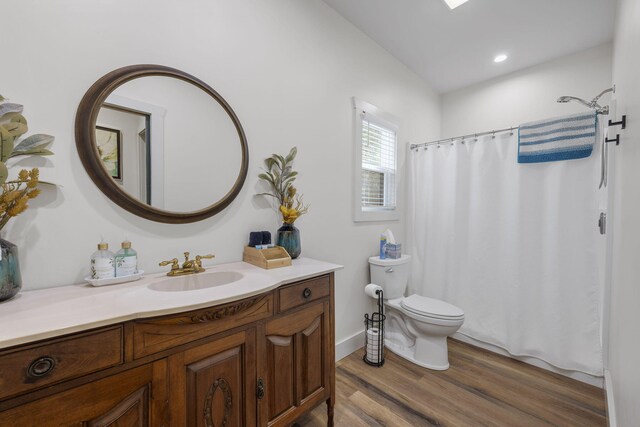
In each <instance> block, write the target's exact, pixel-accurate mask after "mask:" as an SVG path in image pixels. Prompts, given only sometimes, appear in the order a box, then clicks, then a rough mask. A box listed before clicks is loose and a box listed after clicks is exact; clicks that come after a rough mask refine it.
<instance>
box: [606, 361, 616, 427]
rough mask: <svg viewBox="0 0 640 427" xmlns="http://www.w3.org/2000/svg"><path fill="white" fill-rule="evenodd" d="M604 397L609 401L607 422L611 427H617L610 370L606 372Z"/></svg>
mask: <svg viewBox="0 0 640 427" xmlns="http://www.w3.org/2000/svg"><path fill="white" fill-rule="evenodd" d="M604 395H605V397H606V399H607V402H606V403H607V421H608V422H609V427H617V425H618V423H617V421H616V404H615V402H614V400H613V380H612V379H611V372H609V370H608V369H605V371H604Z"/></svg>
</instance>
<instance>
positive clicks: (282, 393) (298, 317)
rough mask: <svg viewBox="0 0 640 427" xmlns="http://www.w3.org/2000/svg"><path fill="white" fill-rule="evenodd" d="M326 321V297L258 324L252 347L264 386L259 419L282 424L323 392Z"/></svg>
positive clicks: (326, 358)
mask: <svg viewBox="0 0 640 427" xmlns="http://www.w3.org/2000/svg"><path fill="white" fill-rule="evenodd" d="M329 326H330V324H329V303H328V302H320V303H318V304H314V305H309V306H308V307H306V308H304V309H303V310H300V311H296V312H294V313H291V314H287V315H285V316H282V317H279V318H276V319H274V320H271V321H269V322H267V323H266V324H265V325H264V328H263V330H262V331H261V333H260V338H259V353H258V354H259V356H258V372H259V377H260V379H261V380H262V381H263V383H264V390H265V393H264V397H263V398H262V399H260V400H259V402H258V406H259V413H260V420H259V425H263V426H264V425H269V426H272V425H287V424H289V423H291V422H292V421H294V420H295V419H296V418H297V417H298V416H299V415H300V413H301V412H302V411H305V410H307V409H309V408H311V407H313V406H315V405H316V404H317V403H318V402H320V401H323V400H326V399H327V398H329V394H328V387H327V385H328V384H329V376H328V375H329V350H330V349H329V345H328V341H327V340H328V337H329ZM259 381H260V380H259Z"/></svg>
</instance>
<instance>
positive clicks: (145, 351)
mask: <svg viewBox="0 0 640 427" xmlns="http://www.w3.org/2000/svg"><path fill="white" fill-rule="evenodd" d="M273 301H274V298H273V293H269V294H266V295H264V294H263V295H257V296H254V297H250V298H247V299H244V300H240V301H236V302H232V303H230V304H225V305H219V306H215V307H211V308H205V309H203V310H197V311H191V312H188V313H182V314H176V315H169V316H163V317H157V318H152V319H145V320H136V321H135V322H133V357H134V358H135V359H138V358H140V357H144V356H148V355H150V354H154V353H158V352H160V351H163V350H170V349H171V348H173V347H177V346H179V345H181V344H186V343H189V342H191V341H195V340H197V339H200V338H204V337H208V336H210V335H214V334H217V333H219V332H224V331H228V330H230V329H233V328H237V327H239V326H243V325H247V324H249V323H252V322H256V321H258V320H262V319H266V318H267V317H270V316H272V315H273Z"/></svg>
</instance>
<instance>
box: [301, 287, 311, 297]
mask: <svg viewBox="0 0 640 427" xmlns="http://www.w3.org/2000/svg"><path fill="white" fill-rule="evenodd" d="M310 296H311V289H309V288H304V291H302V297H303V298H309V297H310Z"/></svg>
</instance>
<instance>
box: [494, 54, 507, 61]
mask: <svg viewBox="0 0 640 427" xmlns="http://www.w3.org/2000/svg"><path fill="white" fill-rule="evenodd" d="M506 59H507V55H505V54H504V53H501V54H500V55H498V56H496V57H495V58H493V62H503V61H505V60H506Z"/></svg>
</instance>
